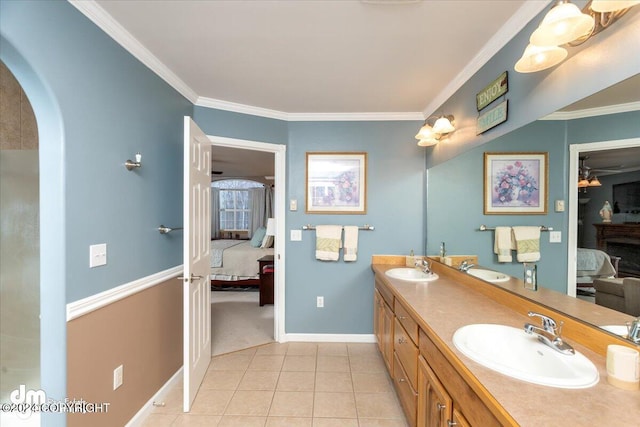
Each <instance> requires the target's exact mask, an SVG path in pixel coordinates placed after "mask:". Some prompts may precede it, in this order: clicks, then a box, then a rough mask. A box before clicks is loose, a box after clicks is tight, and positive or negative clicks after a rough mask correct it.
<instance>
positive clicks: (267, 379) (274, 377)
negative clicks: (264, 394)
mask: <svg viewBox="0 0 640 427" xmlns="http://www.w3.org/2000/svg"><path fill="white" fill-rule="evenodd" d="M279 375H280V373H279V372H278V371H246V372H245V373H244V377H242V381H240V384H239V385H238V390H275V389H276V384H277V383H278V377H279Z"/></svg>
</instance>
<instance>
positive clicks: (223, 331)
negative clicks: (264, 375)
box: [211, 291, 273, 356]
mask: <svg viewBox="0 0 640 427" xmlns="http://www.w3.org/2000/svg"><path fill="white" fill-rule="evenodd" d="M259 297H260V294H259V292H230V291H224V292H211V355H212V356H217V355H220V354H225V353H230V352H232V351H238V350H243V349H245V348H249V347H254V346H257V345H261V344H266V343H270V342H273V305H264V306H262V307H260V305H259Z"/></svg>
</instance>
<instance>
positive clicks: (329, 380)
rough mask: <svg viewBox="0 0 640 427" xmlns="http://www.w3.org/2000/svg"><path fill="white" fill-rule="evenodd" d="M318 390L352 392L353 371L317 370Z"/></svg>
mask: <svg viewBox="0 0 640 427" xmlns="http://www.w3.org/2000/svg"><path fill="white" fill-rule="evenodd" d="M315 390H316V391H343V392H352V391H353V384H352V382H351V373H349V372H317V373H316V389H315Z"/></svg>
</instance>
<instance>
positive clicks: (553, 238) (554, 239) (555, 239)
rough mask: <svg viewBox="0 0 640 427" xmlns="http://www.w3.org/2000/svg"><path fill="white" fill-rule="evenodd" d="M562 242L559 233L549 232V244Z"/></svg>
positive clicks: (560, 233)
mask: <svg viewBox="0 0 640 427" xmlns="http://www.w3.org/2000/svg"><path fill="white" fill-rule="evenodd" d="M561 242H562V232H561V231H550V232H549V243H561Z"/></svg>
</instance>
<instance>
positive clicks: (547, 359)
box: [453, 324, 599, 389]
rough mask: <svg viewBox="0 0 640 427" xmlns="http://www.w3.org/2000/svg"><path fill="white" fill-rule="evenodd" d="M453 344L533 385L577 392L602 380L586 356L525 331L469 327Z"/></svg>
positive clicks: (463, 328) (455, 337)
mask: <svg viewBox="0 0 640 427" xmlns="http://www.w3.org/2000/svg"><path fill="white" fill-rule="evenodd" d="M453 343H454V345H455V346H456V348H457V349H458V350H460V351H461V352H462V353H463V354H464V355H465V356H467V357H469V358H471V359H472V360H474V361H475V362H478V363H480V364H481V365H483V366H486V367H487V368H489V369H492V370H494V371H497V372H500V373H501V374H504V375H507V376H510V377H512V378H517V379H520V380H523V381H527V382H530V383H534V384H540V385H545V386H549V387H558V388H571V389H577V388H588V387H592V386H594V385H596V384H597V383H598V380H599V375H598V369H597V368H596V366H595V365H594V364H593V363H592V362H591V361H590V360H589V359H587V358H586V357H585V356H584V355H582V354H580V353H578V352H576V353H575V354H574V355H565V354H562V353H559V352H558V351H555V350H553V349H552V348H550V347H548V346H546V345H544V344H542V343H541V342H539V341H538V339H537V338H536V337H534V336H532V335H529V334H527V333H525V332H524V330H523V329H518V328H513V327H511V326H505V325H495V324H474V325H467V326H463V327H462V328H460V329H458V330H457V331H456V332H455V334H454V335H453Z"/></svg>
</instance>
